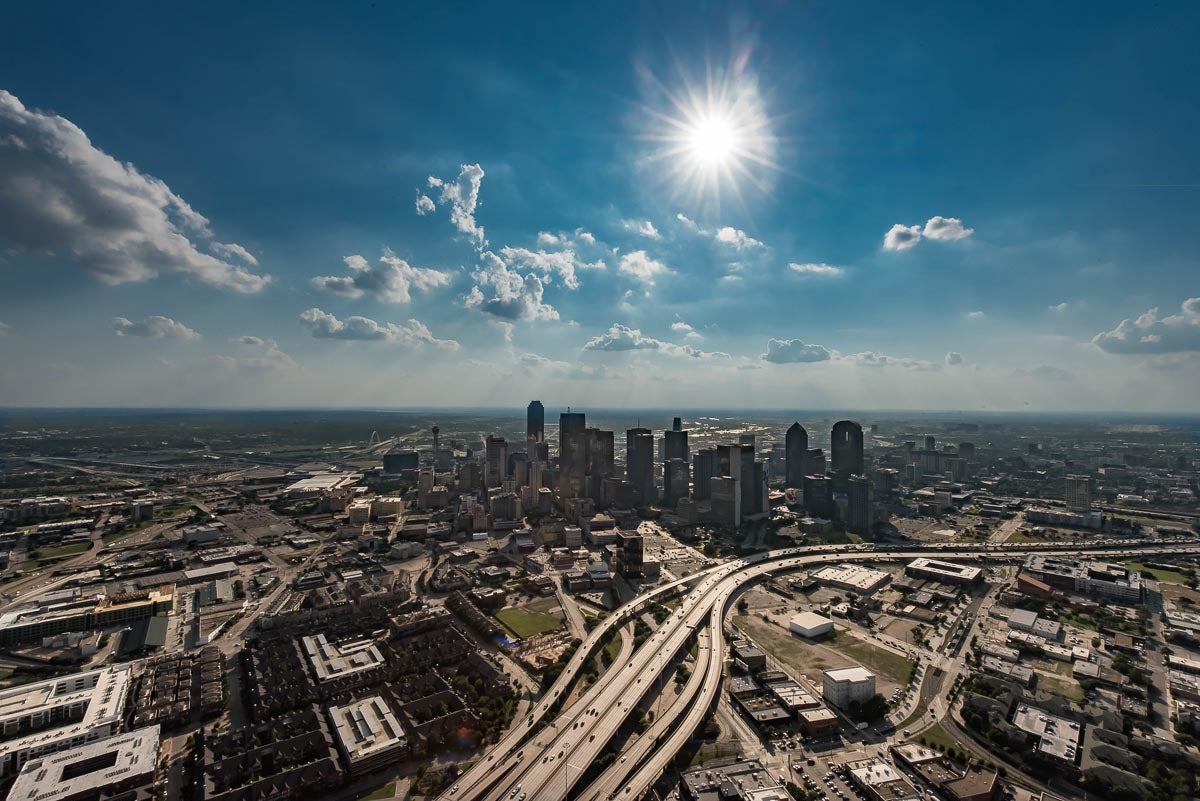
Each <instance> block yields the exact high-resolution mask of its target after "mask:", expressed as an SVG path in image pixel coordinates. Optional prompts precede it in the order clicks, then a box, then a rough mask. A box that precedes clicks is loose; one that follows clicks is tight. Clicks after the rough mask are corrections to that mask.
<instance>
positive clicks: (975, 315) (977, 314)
mask: <svg viewBox="0 0 1200 801" xmlns="http://www.w3.org/2000/svg"><path fill="white" fill-rule="evenodd" d="M986 316H987V315H986V314H984V313H983V312H981V311H978V310H977V311H969V312H967V319H968V320H982V319H983V318H984V317H986Z"/></svg>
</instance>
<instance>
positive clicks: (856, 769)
mask: <svg viewBox="0 0 1200 801" xmlns="http://www.w3.org/2000/svg"><path fill="white" fill-rule="evenodd" d="M849 768H850V780H851V781H852V782H854V784H855V785H857V786H858V788H859V789H860V790H862V791H863V793H865V794H866V796H867V798H869V799H872V801H917V800H918V799H919V798H920V796H919V795H918V794H917V790H916V788H915V787H913V786H912V785H911V784H909V782H908V780H907V779H905V778H904V776H903V775H902V774H901V773H900V771H898V770H896V769H895V768H894V767H892V766H891V765H889V764H887V763H886V762H884V761H883V760H880V759H871V760H866V761H864V762H852V763H850V765H849Z"/></svg>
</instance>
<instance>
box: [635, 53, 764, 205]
mask: <svg viewBox="0 0 1200 801" xmlns="http://www.w3.org/2000/svg"><path fill="white" fill-rule="evenodd" d="M747 62H748V54H742V56H740V57H738V58H736V59H734V61H733V62H732V63H731V65H730V66H729V68H727V69H724V70H722V69H716V68H710V69H708V70H707V71H706V74H705V78H704V80H703V81H700V82H697V83H692V82H688V81H687V80H683V81H682V82H681V84H680V86H679V87H678V88H677V89H674V90H672V89H669V88H668V87H666V86H664V85H663V84H661V83H656V84H655V95H656V97H655V102H654V103H653V104H650V105H647V106H646V107H645V108H644V110H645V112H646V123H645V131H644V133H643V138H644V139H647V140H649V141H651V142H654V143H655V148H654V150H653V152H652V153H650V154H649V159H650V160H651V161H653V162H655V163H656V164H657V165H658V166H659V176H660V178H661V180H662V181H663V183H664V184H665V185H666V186H667V187H668V191H669V192H670V193H671V194H672V195H675V196H677V197H680V199H686V200H688V201H690V202H691V203H692V204H693V207H696V206H704V205H708V204H713V205H714V207H715V208H717V209H719V207H720V204H721V202H722V201H721V198H722V196H725V197H726V198H732V199H734V200H736V201H738V202H743V198H742V192H743V189H745V188H747V187H748V186H752V187H755V188H756V189H758V190H760V191H766V190H767V189H768V187H769V186H770V185H771V183H772V181H771V176H772V174H773V173H776V172H779V171H780V166H779V164H778V162H776V160H775V151H776V146H777V140H776V138H775V134H774V132H773V128H774V125H773V120H772V119H771V118H770V117H769V116H768V114H767V111H766V104H765V102H764V100H763V97H762V96H761V95H760V94H759V90H758V83H757V81H756V80H755V78H754V76H753V74H751V73H750V72H749V70H748V68H747V66H746V65H747Z"/></svg>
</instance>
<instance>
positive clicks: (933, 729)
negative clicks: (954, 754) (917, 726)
mask: <svg viewBox="0 0 1200 801" xmlns="http://www.w3.org/2000/svg"><path fill="white" fill-rule="evenodd" d="M920 739H922V740H924V741H925V742H926V743H928V744H929V745H931V746H933V747H935V748H940V749H941V750H942V751H945V750H947V749H949V748H958V747H959V742H958V741H957V740H955V739H954V738H953V737H951V736H950V735H949V734H947V733H946V730H945V729H943V728H942V725H941V724H940V723H935V724H933V725H932V726H930V727H929V728H928V729H925V731H923V732H921V735H920Z"/></svg>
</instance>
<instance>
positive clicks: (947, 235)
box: [883, 215, 975, 250]
mask: <svg viewBox="0 0 1200 801" xmlns="http://www.w3.org/2000/svg"><path fill="white" fill-rule="evenodd" d="M973 233H975V229H974V228H967V227H966V226H964V225H963V222H962V220H960V219H958V218H957V217H942V216H941V215H937V216H934V217H930V218H929V219H928V220H927V221H926V222H925V226H924V227H922V226H920V225H902V224H900V223H896V224H895V225H893V226H892V227H891V230H889V231H888V232H887V233H886V234H884V237H883V249H884V250H908V249H909V248H913V247H916V246H917V244H919V243H920V241H921V240H922V239H928V240H930V241H932V242H953V241H954V240H957V239H966V238H967V237H969V236H970V235H971V234H973Z"/></svg>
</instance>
